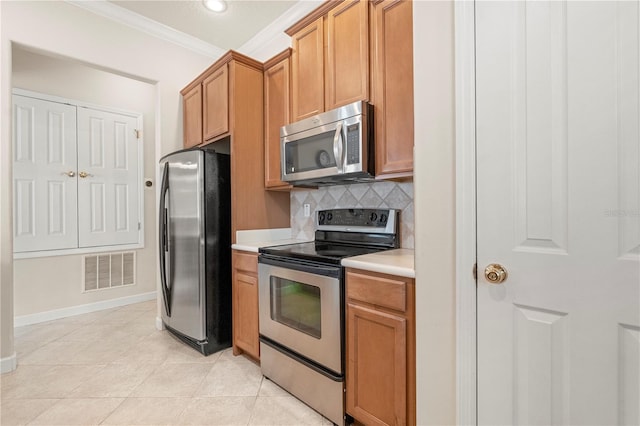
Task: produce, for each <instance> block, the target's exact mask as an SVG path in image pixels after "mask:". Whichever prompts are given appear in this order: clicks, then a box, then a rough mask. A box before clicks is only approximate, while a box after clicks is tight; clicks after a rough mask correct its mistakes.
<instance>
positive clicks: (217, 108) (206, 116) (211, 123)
mask: <svg viewBox="0 0 640 426" xmlns="http://www.w3.org/2000/svg"><path fill="white" fill-rule="evenodd" d="M202 115H203V123H202V127H203V140H204V141H209V140H211V139H213V138H215V137H216V136H220V135H222V134H224V133H227V132H228V131H229V69H228V65H227V64H223V65H222V66H221V67H220V68H219V69H217V70H215V71H213V73H211V75H209V76H208V77H206V78H205V79H204V80H203V81H202Z"/></svg>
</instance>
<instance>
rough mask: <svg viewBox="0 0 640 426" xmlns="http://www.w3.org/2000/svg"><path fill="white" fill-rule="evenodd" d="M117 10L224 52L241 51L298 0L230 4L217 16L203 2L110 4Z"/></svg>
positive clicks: (232, 0) (230, 0) (125, 0)
mask: <svg viewBox="0 0 640 426" xmlns="http://www.w3.org/2000/svg"><path fill="white" fill-rule="evenodd" d="M110 3H113V4H114V5H116V6H119V7H121V8H125V9H127V10H128V11H130V12H133V13H135V14H138V15H142V16H144V17H146V18H148V19H151V20H152V21H156V22H157V23H159V24H162V25H164V26H167V27H169V28H172V29H174V30H177V31H179V32H182V33H185V34H188V35H190V36H192V37H195V38H197V39H200V40H202V41H204V42H206V43H208V44H211V45H213V46H216V47H218V48H220V49H222V50H225V51H226V50H228V49H235V50H237V49H238V48H239V47H240V46H242V45H243V44H244V43H246V42H247V41H249V40H250V39H251V38H252V37H253V36H255V35H256V34H257V33H258V32H259V31H260V30H262V29H263V28H265V27H266V26H268V25H269V24H270V23H272V22H273V21H275V20H276V19H277V18H278V17H280V16H281V15H283V14H284V13H285V12H286V11H287V10H288V9H290V8H291V7H292V6H294V5H295V4H296V3H298V0H227V10H225V11H224V12H222V13H215V12H211V11H209V10H207V9H205V7H204V5H203V3H202V1H201V0H110Z"/></svg>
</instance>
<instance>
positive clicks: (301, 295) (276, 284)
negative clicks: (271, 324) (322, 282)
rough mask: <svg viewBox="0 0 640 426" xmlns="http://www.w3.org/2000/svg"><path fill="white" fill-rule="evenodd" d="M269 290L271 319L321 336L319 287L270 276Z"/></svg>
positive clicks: (311, 334)
mask: <svg viewBox="0 0 640 426" xmlns="http://www.w3.org/2000/svg"><path fill="white" fill-rule="evenodd" d="M270 290H271V319H272V320H273V321H277V322H279V323H280V324H284V325H286V326H288V327H291V328H293V329H295V330H298V331H301V332H303V333H306V334H308V335H310V336H313V337H315V338H317V339H320V338H321V336H322V329H321V328H322V327H321V315H320V312H321V303H320V288H319V287H316V286H313V285H309V284H304V283H300V282H297V281H292V280H288V279H285V278H280V277H275V276H271V282H270Z"/></svg>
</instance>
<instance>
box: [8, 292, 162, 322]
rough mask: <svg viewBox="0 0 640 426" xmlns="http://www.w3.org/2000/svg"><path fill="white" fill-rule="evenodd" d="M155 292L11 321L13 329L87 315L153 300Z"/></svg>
mask: <svg viewBox="0 0 640 426" xmlns="http://www.w3.org/2000/svg"><path fill="white" fill-rule="evenodd" d="M155 298H156V292H155V291H152V292H149V293H141V294H135V295H133V296H125V297H119V298H117V299H110V300H103V301H101V302H94V303H87V304H86V305H78V306H70V307H68V308H62V309H54V310H52V311H45V312H38V313H37V314H29V315H21V316H19V317H15V318H14V320H13V326H14V327H22V326H25V325H31V324H37V323H41V322H45V321H51V320H56V319H60V318H66V317H72V316H75V315H82V314H88V313H91V312H96V311H102V310H105V309H111V308H117V307H120V306H126V305H131V304H133V303H140V302H147V301H149V300H155Z"/></svg>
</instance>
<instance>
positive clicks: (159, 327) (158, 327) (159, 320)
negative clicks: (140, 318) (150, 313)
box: [156, 317, 165, 331]
mask: <svg viewBox="0 0 640 426" xmlns="http://www.w3.org/2000/svg"><path fill="white" fill-rule="evenodd" d="M164 329H165V327H164V323H163V322H162V318H160V317H156V330H160V331H162V330H164Z"/></svg>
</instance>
